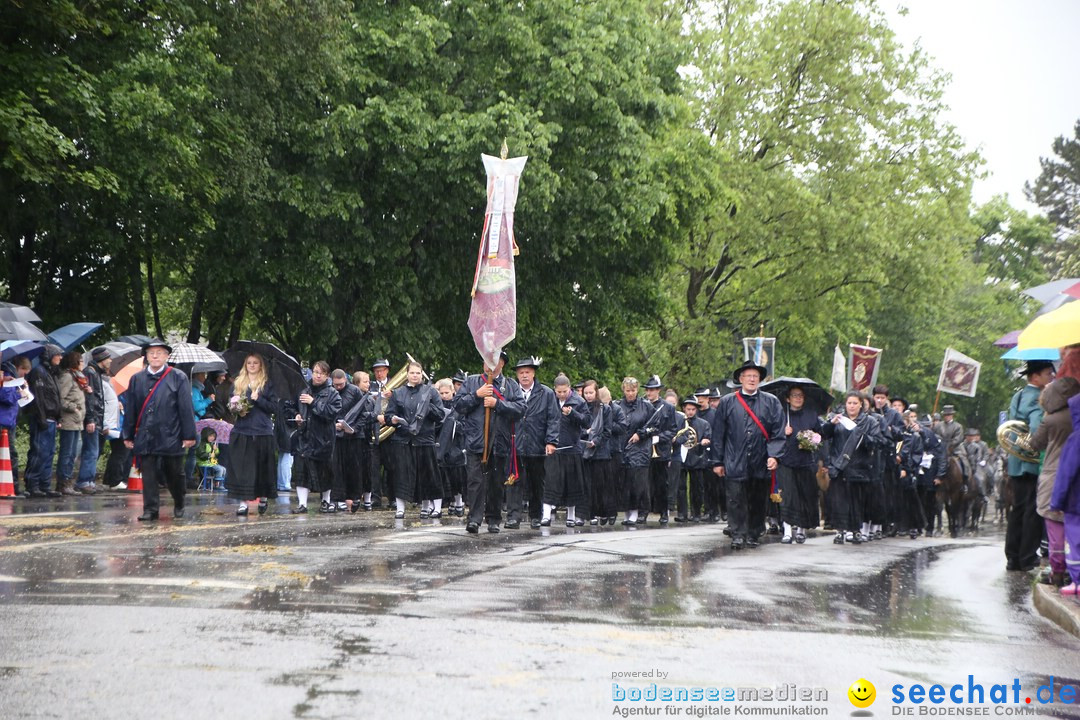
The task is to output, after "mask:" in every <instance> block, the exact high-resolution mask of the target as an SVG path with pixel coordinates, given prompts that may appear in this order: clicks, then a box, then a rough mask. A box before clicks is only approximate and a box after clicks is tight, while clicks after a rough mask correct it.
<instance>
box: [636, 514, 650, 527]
mask: <svg viewBox="0 0 1080 720" xmlns="http://www.w3.org/2000/svg"><path fill="white" fill-rule="evenodd" d="M647 522H649V515H648V513H646V514H645V515H642V516H641V517H639V518H638V519H637V524H638V525H644V524H645V523H647Z"/></svg>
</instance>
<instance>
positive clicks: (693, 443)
mask: <svg viewBox="0 0 1080 720" xmlns="http://www.w3.org/2000/svg"><path fill="white" fill-rule="evenodd" d="M684 435H685V436H686V443H685V445H686V449H687V450H693V449H694V448H696V447H697V444H698V436H697V430H695V429H694V426H693V425H691V424H690V421H689V420H687V421H686V424H685V425H683V427H682V430H679V432H677V433H675V437H674V440H675V441H678V439H679V438H681V437H682V436H684Z"/></svg>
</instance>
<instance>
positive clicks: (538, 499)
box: [506, 455, 547, 522]
mask: <svg viewBox="0 0 1080 720" xmlns="http://www.w3.org/2000/svg"><path fill="white" fill-rule="evenodd" d="M518 471H519V472H520V473H521V477H519V478H518V481H517V483H515V484H514V485H511V486H508V487H507V488H506V520H507V522H514V521H516V520H521V512H522V507H523V505H524V500H525V498H526V497H527V498H529V519H530V520H539V519H540V518H541V516H542V515H543V509H544V508H543V497H544V476H545V475H546V474H547V456H546V455H534V456H529V457H525V456H524V455H518Z"/></svg>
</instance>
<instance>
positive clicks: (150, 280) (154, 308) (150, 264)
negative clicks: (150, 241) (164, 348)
mask: <svg viewBox="0 0 1080 720" xmlns="http://www.w3.org/2000/svg"><path fill="white" fill-rule="evenodd" d="M146 291H147V293H148V294H149V295H150V311H151V312H152V313H153V314H154V330H156V331H157V337H159V338H161V339H162V340H164V339H165V334H164V333H163V332H161V312H160V310H158V299H157V287H156V286H155V285H154V253H153V252H151V251H150V249H149V248H147V252H146Z"/></svg>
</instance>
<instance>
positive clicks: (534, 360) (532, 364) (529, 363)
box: [514, 355, 544, 370]
mask: <svg viewBox="0 0 1080 720" xmlns="http://www.w3.org/2000/svg"><path fill="white" fill-rule="evenodd" d="M543 362H544V359H543V358H538V357H536V356H535V355H529V356H528V357H523V358H521V359H520V360H518V361H517V365H515V366H514V369H515V370H517V369H519V368H527V367H528V368H532V369H533V370H539V369H540V366H541V365H542V364H543Z"/></svg>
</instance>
